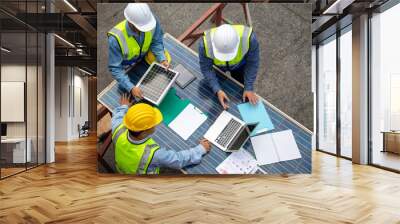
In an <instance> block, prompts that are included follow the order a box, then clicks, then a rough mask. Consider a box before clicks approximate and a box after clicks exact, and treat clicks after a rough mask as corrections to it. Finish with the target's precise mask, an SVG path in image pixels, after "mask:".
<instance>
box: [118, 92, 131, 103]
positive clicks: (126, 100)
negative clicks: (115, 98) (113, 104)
mask: <svg viewBox="0 0 400 224" xmlns="http://www.w3.org/2000/svg"><path fill="white" fill-rule="evenodd" d="M119 103H120V104H121V105H128V106H129V105H130V104H131V99H130V97H129V95H128V94H127V93H123V94H122V95H121V99H120V100H119Z"/></svg>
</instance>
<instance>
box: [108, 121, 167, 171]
mask: <svg viewBox="0 0 400 224" xmlns="http://www.w3.org/2000/svg"><path fill="white" fill-rule="evenodd" d="M128 133H129V132H128V129H127V128H126V127H125V126H124V125H123V124H121V125H120V126H119V127H118V128H117V129H116V130H115V131H114V133H113V136H112V139H113V144H114V151H115V166H116V168H117V170H118V172H120V173H124V174H149V173H150V172H148V168H149V165H150V163H151V161H152V159H153V156H154V153H155V152H156V151H157V150H158V149H159V148H160V147H159V146H158V144H157V143H156V142H155V141H154V140H153V139H152V138H149V139H148V140H147V141H145V142H144V143H142V144H134V143H132V142H130V141H129V139H128ZM151 173H155V174H158V173H159V168H156V170H155V171H154V172H151Z"/></svg>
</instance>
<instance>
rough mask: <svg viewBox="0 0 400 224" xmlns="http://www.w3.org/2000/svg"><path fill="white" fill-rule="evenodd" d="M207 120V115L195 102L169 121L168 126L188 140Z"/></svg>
mask: <svg viewBox="0 0 400 224" xmlns="http://www.w3.org/2000/svg"><path fill="white" fill-rule="evenodd" d="M206 120H207V116H206V115H205V114H203V112H201V111H200V110H199V109H198V108H197V107H195V106H193V104H189V105H187V106H186V107H185V109H183V111H182V112H181V113H180V114H179V115H178V116H177V117H176V118H175V119H174V120H173V121H171V123H169V125H168V127H170V128H171V129H172V130H173V131H175V132H176V133H177V134H178V135H179V136H181V137H182V138H183V139H184V140H185V141H186V140H188V139H189V137H190V136H191V135H192V134H193V133H194V132H195V131H196V130H197V128H199V127H200V126H201V125H202V124H203V123H204V122H205V121H206Z"/></svg>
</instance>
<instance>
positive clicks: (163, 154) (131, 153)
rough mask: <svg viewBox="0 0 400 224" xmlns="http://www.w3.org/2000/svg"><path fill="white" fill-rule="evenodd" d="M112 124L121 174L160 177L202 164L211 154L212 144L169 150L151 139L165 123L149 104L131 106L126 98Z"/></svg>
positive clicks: (117, 167) (116, 157) (116, 111)
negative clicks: (164, 172) (164, 170)
mask: <svg viewBox="0 0 400 224" xmlns="http://www.w3.org/2000/svg"><path fill="white" fill-rule="evenodd" d="M120 104H121V105H120V106H119V107H117V108H116V109H115V111H114V113H113V117H112V120H111V123H112V124H111V125H112V140H113V144H114V150H115V166H116V169H117V171H118V172H119V173H122V174H159V172H160V168H162V167H167V168H172V169H177V170H178V169H181V168H183V167H185V166H188V165H192V164H198V163H200V161H201V159H202V156H203V155H204V154H206V153H207V152H209V151H210V149H211V145H210V143H209V142H208V141H207V140H205V139H202V140H200V144H199V145H197V146H196V147H193V148H190V149H187V150H183V151H175V150H167V149H165V148H164V147H162V146H160V145H158V144H157V142H156V141H155V140H154V139H153V138H152V137H151V136H152V134H153V133H154V132H155V131H156V127H157V126H158V125H159V124H160V123H161V122H162V120H163V117H162V114H161V112H160V111H159V110H158V109H157V108H156V107H153V106H151V105H149V104H146V103H137V104H134V105H133V106H131V107H129V106H130V101H129V98H128V96H127V95H126V94H124V95H123V96H122V97H121V100H120Z"/></svg>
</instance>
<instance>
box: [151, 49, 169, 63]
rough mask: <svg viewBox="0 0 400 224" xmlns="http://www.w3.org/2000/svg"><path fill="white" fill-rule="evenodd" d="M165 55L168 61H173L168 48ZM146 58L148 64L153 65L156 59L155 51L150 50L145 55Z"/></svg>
mask: <svg viewBox="0 0 400 224" xmlns="http://www.w3.org/2000/svg"><path fill="white" fill-rule="evenodd" d="M164 54H165V57H166V59H167V61H168V63H171V55H170V54H169V52H168V51H167V50H164ZM144 60H145V61H146V62H147V64H149V65H151V63H153V62H154V61H156V57H155V56H154V54H153V52H151V51H148V52H147V54H146V56H145V57H144Z"/></svg>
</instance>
